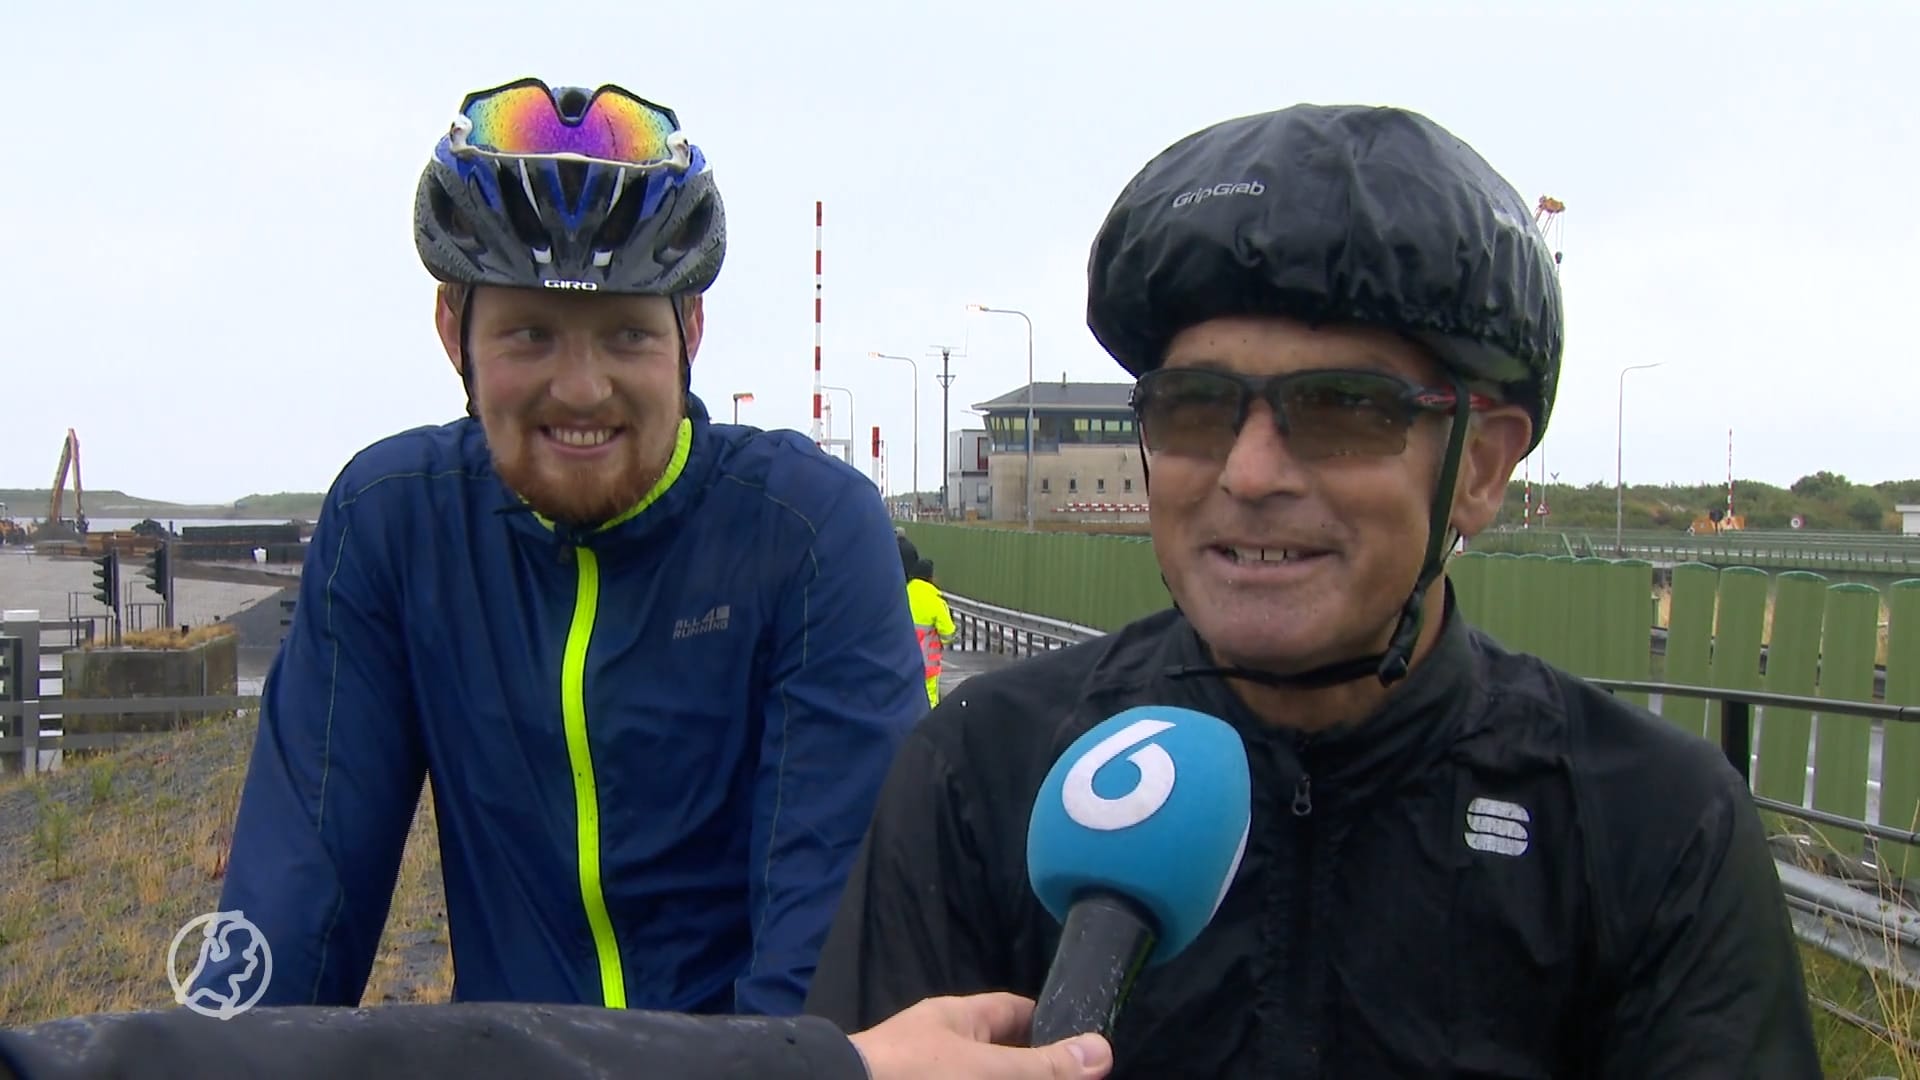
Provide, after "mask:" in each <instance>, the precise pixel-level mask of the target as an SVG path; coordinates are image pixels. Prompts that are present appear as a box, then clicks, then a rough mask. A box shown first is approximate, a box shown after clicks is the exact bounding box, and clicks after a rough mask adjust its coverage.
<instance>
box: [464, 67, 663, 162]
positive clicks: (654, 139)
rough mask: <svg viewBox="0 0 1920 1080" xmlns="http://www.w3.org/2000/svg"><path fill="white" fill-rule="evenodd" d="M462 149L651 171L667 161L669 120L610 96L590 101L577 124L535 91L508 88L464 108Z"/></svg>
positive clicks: (618, 96) (642, 105) (643, 105)
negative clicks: (567, 157)
mask: <svg viewBox="0 0 1920 1080" xmlns="http://www.w3.org/2000/svg"><path fill="white" fill-rule="evenodd" d="M464 111H465V114H466V117H467V119H468V120H469V121H471V122H472V123H473V129H472V130H471V131H469V132H468V133H467V144H468V145H470V146H472V147H474V148H475V149H478V150H481V151H484V152H487V153H494V154H578V155H580V156H582V157H589V158H596V159H598V160H601V161H617V162H621V163H623V164H628V165H652V164H656V163H658V162H662V161H666V160H669V159H670V158H672V157H673V151H672V149H670V148H669V146H668V143H667V138H668V136H670V135H672V134H673V131H674V123H673V118H672V117H670V116H667V115H666V114H665V113H663V112H661V111H660V110H659V109H656V108H654V107H652V106H650V105H648V104H647V103H646V102H643V101H641V100H639V99H638V98H634V97H631V96H628V95H626V94H624V93H621V92H619V91H616V90H606V91H603V92H601V93H599V94H598V95H596V96H595V97H594V99H593V103H592V104H591V105H589V106H587V112H586V115H585V116H584V117H582V118H581V120H580V122H579V123H578V124H569V123H567V122H566V121H565V120H563V119H561V117H560V114H559V112H558V111H557V110H555V108H554V105H553V99H552V98H550V97H548V96H547V90H546V88H544V87H541V86H532V85H521V86H509V87H504V88H502V89H499V90H495V91H491V92H489V93H487V94H483V95H481V96H479V97H477V98H475V99H474V100H472V101H470V102H469V103H468V104H467V107H466V109H465V110H464Z"/></svg>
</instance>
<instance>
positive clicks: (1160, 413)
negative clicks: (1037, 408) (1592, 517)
mask: <svg viewBox="0 0 1920 1080" xmlns="http://www.w3.org/2000/svg"><path fill="white" fill-rule="evenodd" d="M1255 400H1260V401H1265V402H1266V403H1267V407H1268V408H1270V409H1272V410H1273V416H1274V422H1275V423H1276V424H1277V425H1278V427H1279V429H1280V434H1281V435H1283V436H1284V437H1285V438H1286V440H1287V449H1288V451H1289V452H1291V453H1293V454H1294V455H1296V456H1298V457H1301V458H1306V459H1310V460H1312V459H1320V458H1329V457H1338V456H1341V455H1363V456H1372V457H1385V456H1392V455H1394V454H1398V453H1400V452H1402V451H1404V450H1405V449H1406V448H1407V431H1408V430H1409V429H1410V428H1412V427H1413V422H1414V420H1416V419H1417V418H1418V417H1419V416H1420V415H1421V414H1422V413H1449V412H1452V411H1453V410H1454V407H1455V405H1456V402H1457V398H1456V397H1455V394H1454V391H1453V390H1451V389H1447V388H1434V387H1425V386H1421V385H1419V384H1417V383H1414V382H1410V381H1408V380H1406V379H1403V378H1400V377H1399V376H1397V375H1390V374H1387V373H1386V372H1380V371H1345V370H1337V369H1319V370H1310V371H1295V372H1289V373H1288V374H1285V375H1242V374H1240V373H1238V372H1231V371H1219V370H1216V369H1212V368H1160V369H1159V370H1156V371H1150V372H1148V373H1147V374H1145V375H1142V376H1141V377H1140V379H1139V381H1138V382H1136V383H1135V384H1134V387H1133V396H1132V400H1131V402H1130V404H1131V405H1132V407H1133V411H1134V415H1135V417H1136V418H1137V419H1138V421H1139V424H1140V440H1141V444H1142V445H1143V446H1144V447H1145V448H1146V452H1147V453H1148V454H1174V455H1177V456H1180V457H1193V458H1201V459H1204V460H1209V461H1224V460H1226V457H1227V455H1228V454H1229V453H1231V452H1232V450H1233V446H1234V443H1235V441H1237V440H1238V438H1239V436H1240V429H1241V428H1242V427H1243V426H1245V424H1246V422H1247V414H1248V412H1249V411H1250V410H1251V408H1252V406H1253V402H1254V401H1255ZM1494 404H1495V403H1494V401H1493V400H1492V399H1490V398H1488V397H1485V396H1483V395H1480V394H1469V395H1468V407H1469V408H1474V409H1485V408H1489V407H1491V406H1492V405H1494Z"/></svg>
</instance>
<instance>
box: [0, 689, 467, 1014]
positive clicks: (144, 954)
mask: <svg viewBox="0 0 1920 1080" xmlns="http://www.w3.org/2000/svg"><path fill="white" fill-rule="evenodd" d="M253 726H254V725H253V721H252V720H251V719H250V718H247V719H233V718H221V719H217V720H210V721H206V722H204V723H202V724H200V725H198V726H196V727H194V728H192V729H190V730H187V731H184V732H178V733H174V734H169V735H161V736H155V737H154V738H153V739H152V740H151V741H146V742H142V743H141V744H139V745H138V746H137V747H133V748H129V749H126V750H122V751H117V752H114V753H111V754H103V755H99V756H97V757H95V758H93V759H92V760H89V761H87V762H85V763H83V764H79V765H75V766H72V767H69V768H67V769H65V770H62V771H61V772H57V773H53V774H50V775H45V774H43V775H40V776H35V777H31V778H26V779H22V778H20V777H18V776H14V777H10V778H7V779H5V780H4V781H0V1027H17V1026H23V1025H26V1024H32V1023H36V1022H39V1021H42V1020H47V1019H52V1018H54V1017H59V1016H69V1015H76V1014H81V1013H89V1012H99V1011H108V1010H123V1009H136V1008H153V1007H167V1006H170V1005H172V1004H173V991H172V987H171V986H170V984H169V983H168V980H167V970H166V965H167V948H168V945H169V944H170V943H171V941H172V940H173V935H174V932H175V931H176V930H178V929H179V927H180V926H181V925H183V924H184V923H185V922H186V921H187V920H188V919H191V918H193V917H194V916H196V915H199V914H202V913H204V912H208V911H213V910H215V905H216V903H217V902H218V900H219V895H220V880H221V877H222V876H223V874H224V873H225V869H226V858H227V847H228V842H229V838H230V833H231V823H232V820H233V814H234V809H235V807H236V805H237V803H238V801H239V795H240V785H241V781H242V780H243V779H244V776H245V772H246V764H247V756H248V753H249V752H250V750H251V748H252V743H253ZM433 841H434V832H433V815H432V803H431V801H429V800H423V802H422V806H421V809H420V812H419V813H418V814H417V815H416V817H415V820H414V828H413V832H412V834H411V836H410V837H409V839H408V846H407V855H406V860H405V862H404V864H403V865H402V867H401V873H400V884H399V886H398V888H397V889H396V891H395V895H394V902H393V911H392V914H391V915H390V917H389V919H388V923H387V930H386V934H385V936H384V937H383V939H382V941H381V947H380V952H379V956H378V959H377V960H376V962H375V965H374V970H373V975H372V978H371V980H370V982H369V985H368V989H367V993H366V995H365V998H364V1000H365V1001H366V1002H367V1003H370V1004H371V1003H378V1002H384V1001H422V1002H424V1001H445V1000H447V998H448V996H449V994H450V992H451V989H452V982H453V980H452V961H451V956H450V954H449V953H448V951H447V936H446V907H445V903H444V900H443V898H442V893H441V888H440V874H439V856H438V851H437V847H436V845H435V844H434V842H433Z"/></svg>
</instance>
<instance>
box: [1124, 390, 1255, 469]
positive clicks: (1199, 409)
mask: <svg viewBox="0 0 1920 1080" xmlns="http://www.w3.org/2000/svg"><path fill="white" fill-rule="evenodd" d="M1246 396H1247V388H1246V386H1244V385H1243V384H1241V383H1240V382H1239V381H1238V380H1236V379H1234V378H1232V377H1230V376H1227V375H1222V374H1220V373H1218V372H1213V371H1202V370H1188V369H1182V368H1174V369H1162V370H1160V371H1156V372H1154V373H1152V374H1151V375H1148V376H1147V377H1145V378H1144V379H1142V380H1141V394H1140V409H1139V413H1140V435H1141V438H1142V440H1144V441H1145V443H1146V446H1147V452H1148V453H1151V454H1174V455H1178V456H1181V457H1195V458H1205V459H1209V460H1224V459H1225V458H1226V456H1227V454H1228V452H1230V451H1231V450H1232V449H1233V441H1234V438H1235V434H1236V431H1237V429H1238V427H1239V419H1240V415H1241V408H1242V403H1243V402H1244V401H1245V400H1246Z"/></svg>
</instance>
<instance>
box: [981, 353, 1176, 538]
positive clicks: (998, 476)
mask: <svg viewBox="0 0 1920 1080" xmlns="http://www.w3.org/2000/svg"><path fill="white" fill-rule="evenodd" d="M1027 392H1028V388H1027V387H1024V386H1023V387H1021V388H1019V389H1018V390H1012V391H1009V392H1007V393H1005V394H1002V395H1000V396H999V397H997V398H994V399H993V400H991V401H985V402H981V403H980V404H978V405H975V406H974V407H973V408H974V411H975V412H978V413H980V414H982V415H984V416H985V417H986V418H987V432H986V433H987V447H988V449H987V486H988V489H989V493H988V496H987V507H988V508H989V511H990V513H983V514H981V515H980V516H981V517H992V518H994V519H997V520H1002V521H1021V520H1025V518H1026V515H1027V509H1026V503H1025V499H1026V494H1027V445H1026V440H1025V436H1026V425H1027ZM1032 392H1033V415H1034V428H1035V432H1036V437H1035V439H1034V444H1033V473H1034V492H1033V499H1034V514H1033V517H1034V520H1035V521H1036V522H1046V521H1144V520H1146V512H1147V486H1146V473H1145V471H1144V470H1142V469H1141V467H1140V445H1139V441H1138V439H1137V438H1136V436H1135V434H1134V430H1133V410H1132V409H1131V408H1130V407H1129V406H1128V405H1127V400H1128V397H1129V396H1130V395H1131V394H1132V393H1133V384H1132V383H1076V382H1066V381H1061V382H1052V383H1035V384H1034V385H1033V388H1032Z"/></svg>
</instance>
